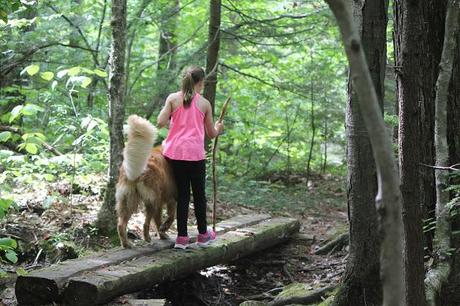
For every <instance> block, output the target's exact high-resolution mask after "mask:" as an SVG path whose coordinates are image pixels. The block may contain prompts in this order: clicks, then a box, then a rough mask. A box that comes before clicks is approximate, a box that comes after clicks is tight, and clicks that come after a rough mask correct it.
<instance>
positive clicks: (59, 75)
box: [56, 69, 69, 79]
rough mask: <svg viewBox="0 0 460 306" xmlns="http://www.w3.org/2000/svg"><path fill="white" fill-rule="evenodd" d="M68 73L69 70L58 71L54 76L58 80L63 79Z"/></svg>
mask: <svg viewBox="0 0 460 306" xmlns="http://www.w3.org/2000/svg"><path fill="white" fill-rule="evenodd" d="M68 72H69V69H64V70H60V71H58V73H57V74H56V76H57V77H58V78H59V79H60V78H62V77H64V76H65V75H66V74H67V73H68Z"/></svg>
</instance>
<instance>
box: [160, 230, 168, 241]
mask: <svg viewBox="0 0 460 306" xmlns="http://www.w3.org/2000/svg"><path fill="white" fill-rule="evenodd" d="M159 235H160V239H162V240H165V239H168V238H169V237H168V234H166V233H165V232H160V233H159Z"/></svg>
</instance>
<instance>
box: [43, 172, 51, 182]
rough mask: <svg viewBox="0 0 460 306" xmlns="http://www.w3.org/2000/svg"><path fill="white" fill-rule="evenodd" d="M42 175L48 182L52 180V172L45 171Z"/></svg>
mask: <svg viewBox="0 0 460 306" xmlns="http://www.w3.org/2000/svg"><path fill="white" fill-rule="evenodd" d="M43 177H44V178H45V180H46V181H48V182H52V181H54V175H52V174H49V173H46V174H45V175H44V176H43Z"/></svg>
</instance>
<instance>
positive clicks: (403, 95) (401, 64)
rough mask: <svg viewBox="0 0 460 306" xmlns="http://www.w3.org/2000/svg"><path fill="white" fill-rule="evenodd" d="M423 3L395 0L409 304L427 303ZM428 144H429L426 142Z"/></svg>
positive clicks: (416, 305) (401, 171)
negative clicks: (422, 170) (422, 171)
mask: <svg viewBox="0 0 460 306" xmlns="http://www.w3.org/2000/svg"><path fill="white" fill-rule="evenodd" d="M421 6H422V4H421V3H420V2H418V1H407V0H396V1H395V33H396V34H395V40H396V45H395V52H396V66H397V67H398V68H399V71H398V73H397V74H396V84H397V95H398V101H399V136H398V140H399V166H400V174H401V193H402V196H403V198H402V200H403V201H402V202H403V220H404V228H405V248H404V256H405V257H404V258H405V263H406V264H405V281H406V282H405V286H406V290H405V302H406V304H407V305H409V306H412V305H413V306H419V305H420V306H423V305H425V294H424V283H423V280H424V266H423V229H422V217H423V211H422V205H421V198H422V196H421V193H420V182H421V178H420V174H419V173H420V163H421V161H422V154H421V149H420V147H421V146H420V141H421V130H420V127H419V122H420V120H421V114H420V111H421V108H420V105H419V103H420V102H419V101H422V96H421V95H422V92H421V90H420V84H419V83H420V82H421V80H422V70H421V66H420V65H421V61H423V60H424V55H423V54H422V52H421V48H420V39H421V37H420V35H421V23H420V20H421V17H420V16H421ZM424 146H425V144H424Z"/></svg>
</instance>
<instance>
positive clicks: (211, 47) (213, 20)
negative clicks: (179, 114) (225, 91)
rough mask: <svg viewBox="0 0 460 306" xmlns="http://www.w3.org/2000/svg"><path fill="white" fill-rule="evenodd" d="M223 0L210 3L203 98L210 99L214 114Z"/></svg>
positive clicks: (211, 0)
mask: <svg viewBox="0 0 460 306" xmlns="http://www.w3.org/2000/svg"><path fill="white" fill-rule="evenodd" d="M220 14H221V0H210V1H209V32H208V51H207V55H206V82H205V85H204V91H203V96H204V97H205V98H206V99H208V101H209V102H210V103H211V106H212V113H213V114H214V109H215V100H216V86H217V64H218V59H219V48H220Z"/></svg>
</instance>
